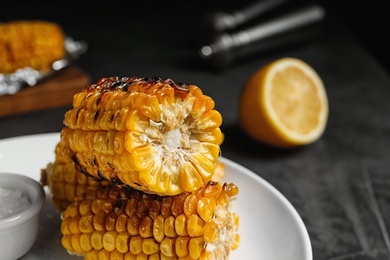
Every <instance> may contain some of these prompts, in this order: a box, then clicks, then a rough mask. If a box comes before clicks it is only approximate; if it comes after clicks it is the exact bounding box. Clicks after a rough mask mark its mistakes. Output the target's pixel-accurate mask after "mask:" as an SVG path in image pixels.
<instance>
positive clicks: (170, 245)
mask: <svg viewBox="0 0 390 260" xmlns="http://www.w3.org/2000/svg"><path fill="white" fill-rule="evenodd" d="M160 251H161V253H162V254H163V255H165V256H170V257H171V256H175V255H176V251H175V239H174V238H171V237H165V238H164V239H163V241H161V243H160Z"/></svg>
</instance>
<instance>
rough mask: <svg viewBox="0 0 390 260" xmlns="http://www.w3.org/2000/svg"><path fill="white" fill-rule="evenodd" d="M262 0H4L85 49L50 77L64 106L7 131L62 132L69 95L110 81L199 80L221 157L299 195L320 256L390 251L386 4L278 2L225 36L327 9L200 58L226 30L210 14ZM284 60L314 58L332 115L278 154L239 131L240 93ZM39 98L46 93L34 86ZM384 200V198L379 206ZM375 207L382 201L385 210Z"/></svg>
mask: <svg viewBox="0 0 390 260" xmlns="http://www.w3.org/2000/svg"><path fill="white" fill-rule="evenodd" d="M274 1H277V2H280V0H274ZM259 2H260V1H258V2H257V1H253V0H242V1H210V0H208V1H206V0H198V1H179V0H169V1H148V0H143V1H127V2H120V1H115V0H111V1H103V2H101V3H100V2H92V3H90V2H82V1H75V0H69V1H50V2H43V1H24V2H20V1H8V0H6V1H2V3H1V5H0V11H1V12H0V22H7V21H12V20H30V19H41V20H48V21H53V22H56V23H58V24H59V25H61V26H62V28H63V30H64V32H65V33H66V34H67V35H69V36H70V37H72V38H73V39H75V40H77V41H83V42H85V43H87V45H88V48H87V51H86V52H85V53H83V54H82V55H81V56H80V57H79V58H78V59H77V60H75V61H74V64H73V65H72V68H73V70H72V71H70V72H69V71H68V72H66V71H65V72H66V73H62V74H59V75H58V76H55V77H53V79H50V80H47V82H46V83H47V85H46V86H47V88H48V89H50V91H51V92H50V93H56V98H57V99H61V98H62V99H63V100H64V101H65V102H63V103H61V105H57V106H55V105H53V106H52V107H50V109H41V110H36V111H35V110H34V111H33V110H31V111H26V112H24V113H15V114H10V115H6V116H2V117H0V139H1V138H7V137H15V136H22V135H29V134H37V133H47V132H59V131H60V130H61V129H62V127H63V125H62V119H63V115H64V113H65V111H66V110H67V109H68V108H69V107H70V103H71V95H70V96H65V92H66V91H67V92H66V93H67V94H72V93H71V91H73V92H76V91H78V90H80V89H81V88H82V86H84V85H85V84H86V82H90V83H92V82H95V81H97V80H98V79H100V78H102V77H108V76H129V77H130V76H138V77H154V76H158V77H162V78H165V77H168V78H171V79H174V80H175V81H176V82H182V83H188V84H195V85H198V86H200V87H201V88H202V89H203V90H204V92H205V93H206V94H207V95H209V96H211V97H213V99H214V100H215V104H216V108H217V110H219V111H220V112H221V114H222V115H223V124H222V130H223V132H224V133H225V134H226V141H224V143H223V144H222V145H223V146H222V151H223V153H222V155H223V156H225V157H227V158H232V159H234V161H237V162H238V163H240V164H242V165H244V166H245V167H248V168H249V169H250V170H253V171H254V172H256V173H258V174H259V175H261V176H262V177H263V178H265V179H266V180H267V181H269V182H270V183H271V184H272V185H274V186H275V187H276V188H277V189H278V190H280V191H281V192H282V193H283V194H284V195H285V196H286V197H287V198H288V199H289V201H291V203H292V204H293V205H294V207H295V208H296V209H297V211H298V212H299V214H300V216H301V217H302V219H303V221H304V222H305V224H306V226H307V229H308V231H309V234H310V237H311V239H312V241H311V242H312V246H313V253H314V259H326V260H350V259H358V260H360V259H364V260H367V259H370V260H374V259H375V260H384V259H389V251H390V243H389V236H388V228H386V227H384V225H381V224H383V223H386V224H387V226H390V222H389V220H390V208H389V206H388V205H389V203H388V201H389V200H390V197H389V192H388V190H389V184H388V183H389V182H388V169H389V160H388V154H390V150H389V149H390V145H389V142H390V140H389V138H388V136H389V129H390V125H389V123H390V121H389V120H388V115H389V113H390V106H389V105H388V103H389V102H388V100H389V98H390V90H389V81H390V80H389V73H390V47H389V46H390V40H389V39H388V35H387V34H388V29H387V26H388V24H389V19H390V18H389V15H388V14H387V12H388V11H387V10H388V9H387V8H386V1H378V0H374V1H370V2H364V1H342V0H341V1H332V0H329V1H328V0H318V1H309V0H305V1H304V0H289V1H287V0H286V1H282V2H283V5H281V8H278V9H275V10H273V11H272V12H268V13H267V14H264V15H262V16H259V17H256V18H254V19H252V20H250V21H248V22H247V23H246V24H245V25H239V26H237V27H236V28H234V29H229V30H227V32H229V33H231V34H234V33H236V32H241V31H245V30H248V28H254V27H256V26H259V25H264V24H266V23H267V22H268V21H270V20H272V19H274V18H277V17H280V16H283V15H284V14H286V13H290V12H292V11H295V10H301V9H302V7H304V6H309V5H316V6H320V7H322V8H323V10H324V11H325V17H322V18H321V19H319V20H318V21H316V22H314V23H312V24H310V25H308V26H307V27H304V28H299V29H297V30H296V31H294V32H293V33H292V34H291V33H290V34H289V33H286V34H282V35H277V36H276V37H275V38H272V39H268V40H269V41H268V40H267V41H264V42H261V44H258V43H254V44H248V45H245V46H246V47H245V48H242V49H238V50H235V51H233V52H227V54H226V53H225V54H226V55H222V56H215V60H216V61H217V62H215V60H214V62H211V60H210V59H204V57H201V56H200V55H199V51H200V49H201V48H202V47H203V46H205V45H208V44H210V43H212V42H213V41H214V40H215V39H216V38H217V36H218V35H219V34H215V29H213V27H211V22H210V21H212V19H211V18H212V17H214V15H215V14H216V13H234V12H235V11H237V10H243V9H245V8H247V7H252V8H249V9H248V10H247V11H248V12H249V13H250V11H253V10H255V9H254V7H253V6H254V5H256V3H259ZM286 56H294V57H298V58H301V59H302V60H305V61H306V62H307V63H309V64H310V65H312V66H313V68H314V69H315V70H316V71H317V72H318V74H319V75H320V76H321V77H322V79H323V80H324V83H325V86H326V89H327V91H328V96H329V101H330V114H329V115H330V117H329V122H328V126H327V129H326V132H325V133H324V136H323V137H322V138H321V140H319V141H318V142H316V143H315V144H313V145H310V146H308V147H305V148H303V149H297V150H293V151H277V150H273V149H270V148H269V147H265V146H262V145H260V144H257V143H255V142H253V140H251V139H250V138H248V137H247V136H245V135H244V134H243V132H242V131H241V130H240V127H239V124H238V120H237V119H238V105H239V104H238V101H239V100H238V97H239V96H240V93H241V90H242V87H243V86H244V84H245V83H246V81H247V80H248V79H249V77H250V76H251V75H252V74H253V73H254V72H255V71H257V70H258V69H259V68H260V67H262V66H263V65H265V64H267V63H269V62H270V61H273V60H275V59H277V58H280V57H286ZM65 86H69V89H66V88H65ZM71 87H73V88H72V89H71ZM29 91H30V90H29ZM33 91H35V90H34V88H31V92H33ZM23 92H24V91H23ZM26 92H27V91H26ZM36 92H39V88H38V86H37V88H36ZM47 94H48V93H47ZM23 95H24V94H22V92H21V93H20V95H19V94H18V95H17V96H15V100H13V99H12V98H13V97H10V98H4V97H3V98H2V97H0V111H1V110H2V109H3V108H4V104H5V102H7V103H8V104H12V103H14V102H15V101H17V100H18V96H19V97H20V96H23ZM39 95H45V94H44V93H40V94H38V93H35V97H37V96H39ZM23 97H24V96H23ZM47 97H48V96H47ZM26 98H29V97H26ZM50 99H51V98H46V100H44V101H43V102H42V101H40V102H39V103H46V102H47V103H49V101H50ZM30 100H31V98H30ZM23 102H25V101H23ZM57 104H59V103H57ZM2 106H3V107H2ZM367 176H369V177H367ZM370 178H372V179H370ZM367 180H369V181H370V182H368V181H367ZM341 191H342V194H343V195H344V196H343V197H341V199H340V196H339V194H340V192H341ZM374 191H375V196H376V197H375V198H374V199H373V196H372V193H374ZM375 199H378V200H377V201H376V203H377V204H375V203H372V202H373V200H374V201H375ZM378 201H379V202H378ZM346 204H348V206H349V208H347V209H345V207H344V205H346ZM372 205H379V206H378V208H379V207H380V209H381V210H380V212H379V210H378V209H377V208H374V207H373V206H372ZM378 222H379V224H378Z"/></svg>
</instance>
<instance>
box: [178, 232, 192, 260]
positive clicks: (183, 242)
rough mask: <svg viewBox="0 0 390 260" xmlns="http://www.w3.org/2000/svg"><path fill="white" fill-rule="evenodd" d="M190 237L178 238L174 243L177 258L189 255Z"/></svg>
mask: <svg viewBox="0 0 390 260" xmlns="http://www.w3.org/2000/svg"><path fill="white" fill-rule="evenodd" d="M190 239H191V237H188V236H180V237H178V238H177V239H176V241H175V250H176V254H177V256H178V257H186V256H187V255H188V253H189V248H188V246H189V242H190Z"/></svg>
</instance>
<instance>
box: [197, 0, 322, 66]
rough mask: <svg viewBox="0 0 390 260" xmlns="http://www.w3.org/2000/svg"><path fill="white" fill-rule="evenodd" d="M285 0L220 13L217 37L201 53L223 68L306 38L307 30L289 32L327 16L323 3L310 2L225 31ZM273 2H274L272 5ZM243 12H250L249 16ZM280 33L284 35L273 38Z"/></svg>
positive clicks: (269, 1) (215, 20) (269, 0)
mask: <svg viewBox="0 0 390 260" xmlns="http://www.w3.org/2000/svg"><path fill="white" fill-rule="evenodd" d="M284 1H285V0H276V2H274V0H266V1H265V2H264V3H262V4H261V5H260V4H258V6H257V9H256V8H253V7H252V8H249V9H243V10H244V12H235V13H233V14H232V15H226V14H223V15H222V14H220V13H219V14H217V15H216V16H215V17H214V23H213V24H214V29H215V32H216V34H215V37H214V40H213V41H212V42H210V43H209V44H205V45H203V46H202V47H201V48H200V49H199V50H198V56H199V57H200V58H201V60H202V61H204V62H205V63H206V64H207V65H209V66H211V67H212V68H214V69H217V70H223V69H225V68H227V67H228V66H229V65H230V64H231V63H232V62H233V61H234V60H236V59H239V58H242V57H245V56H248V55H250V54H253V53H254V52H260V51H262V50H269V49H272V47H273V46H274V47H276V46H278V45H281V44H284V45H287V44H289V43H291V42H293V41H297V40H299V39H303V38H304V37H307V35H308V34H306V35H305V33H295V32H294V33H290V34H289V32H291V31H294V29H298V28H301V27H304V26H305V25H310V24H313V23H316V22H319V21H321V20H322V19H323V18H324V17H325V10H324V9H323V7H322V6H320V5H318V4H310V5H306V6H304V7H301V8H299V9H298V10H293V11H290V12H287V13H285V14H283V15H280V16H278V17H275V18H273V19H270V20H269V21H266V22H262V23H260V24H257V25H253V26H251V27H248V28H245V29H242V30H240V31H237V32H226V31H225V32H224V31H223V30H228V29H232V28H234V27H237V26H239V25H242V24H243V23H245V22H246V21H248V20H250V19H253V18H254V17H255V15H260V14H262V13H264V12H266V11H268V10H270V9H272V8H275V7H277V6H278V5H280V4H282V3H283V2H284ZM271 2H272V4H270V3H271ZM248 10H251V11H248ZM254 10H255V12H254ZM243 14H247V16H245V15H243ZM278 35H283V36H284V37H279V38H275V37H274V36H278Z"/></svg>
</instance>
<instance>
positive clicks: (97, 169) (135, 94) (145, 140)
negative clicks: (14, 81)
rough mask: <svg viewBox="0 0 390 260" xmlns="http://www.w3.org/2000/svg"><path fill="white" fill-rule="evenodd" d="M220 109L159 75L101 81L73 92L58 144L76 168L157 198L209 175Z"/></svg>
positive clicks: (193, 187) (195, 89)
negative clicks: (78, 91) (69, 155)
mask: <svg viewBox="0 0 390 260" xmlns="http://www.w3.org/2000/svg"><path fill="white" fill-rule="evenodd" d="M221 123H222V116H221V114H220V113H219V112H218V111H216V110H215V109H214V101H213V100H212V99H211V98H210V97H208V96H206V95H204V94H203V93H202V91H201V89H200V88H199V87H197V86H195V85H186V84H181V83H176V82H174V81H172V80H171V79H161V78H135V77H132V78H127V77H122V78H119V77H110V78H103V79H101V80H100V81H98V82H97V83H95V84H92V85H90V86H87V87H85V88H84V90H83V91H81V92H80V93H78V94H76V95H75V96H74V100H73V108H72V109H70V110H69V111H67V112H66V114H65V118H64V124H65V127H64V128H63V129H62V132H61V142H62V143H63V144H64V146H65V147H68V148H69V150H70V151H71V153H72V159H73V161H74V163H75V165H76V166H77V167H78V169H79V171H81V172H83V173H85V174H88V175H91V176H94V177H96V178H101V179H104V180H106V181H109V182H113V183H116V184H118V185H129V186H131V187H133V188H135V189H138V190H143V191H145V192H149V193H156V194H159V195H177V194H179V193H182V192H184V191H194V190H196V189H198V188H200V187H202V186H204V185H205V184H206V183H207V182H208V181H210V180H211V179H212V176H213V174H214V172H215V170H216V164H217V160H218V158H219V155H220V147H219V145H220V144H221V143H222V141H223V134H222V132H221V129H220V125H221Z"/></svg>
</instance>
